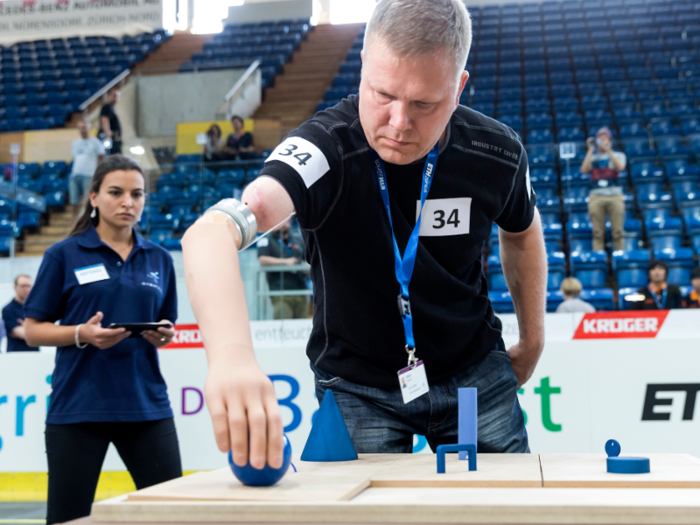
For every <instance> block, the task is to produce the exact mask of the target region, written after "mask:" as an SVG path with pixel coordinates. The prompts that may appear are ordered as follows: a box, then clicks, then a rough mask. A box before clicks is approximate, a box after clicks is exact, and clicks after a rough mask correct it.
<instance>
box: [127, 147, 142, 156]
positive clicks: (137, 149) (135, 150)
mask: <svg viewBox="0 0 700 525" xmlns="http://www.w3.org/2000/svg"><path fill="white" fill-rule="evenodd" d="M129 151H130V152H131V153H132V154H134V155H143V154H144V153H146V150H145V149H143V146H131V147H130V148H129Z"/></svg>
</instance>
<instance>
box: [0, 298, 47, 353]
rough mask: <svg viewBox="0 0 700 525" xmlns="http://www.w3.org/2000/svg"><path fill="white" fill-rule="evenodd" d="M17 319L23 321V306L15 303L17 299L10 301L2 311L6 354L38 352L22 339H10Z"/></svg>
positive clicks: (36, 348)
mask: <svg viewBox="0 0 700 525" xmlns="http://www.w3.org/2000/svg"><path fill="white" fill-rule="evenodd" d="M18 319H22V320H24V305H22V304H20V303H18V302H17V299H14V298H13V299H12V301H10V302H9V303H8V304H7V305H6V306H5V308H3V309H2V320H3V321H4V322H5V330H6V331H7V351H8V352H28V351H38V350H39V348H38V347H36V346H29V345H28V344H27V342H26V341H25V340H24V339H19V338H18V337H12V335H11V334H12V330H14V329H15V328H17V327H18V326H19V321H18Z"/></svg>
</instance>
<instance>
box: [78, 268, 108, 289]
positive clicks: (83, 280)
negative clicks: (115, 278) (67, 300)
mask: <svg viewBox="0 0 700 525" xmlns="http://www.w3.org/2000/svg"><path fill="white" fill-rule="evenodd" d="M74 271H75V277H76V278H77V279H78V284H80V285H83V284H89V283H95V282H97V281H106V280H107V279H109V274H108V273H107V269H106V268H105V265H104V264H102V263H100V264H94V265H92V266H86V267H85V268H78V269H76V270H74Z"/></svg>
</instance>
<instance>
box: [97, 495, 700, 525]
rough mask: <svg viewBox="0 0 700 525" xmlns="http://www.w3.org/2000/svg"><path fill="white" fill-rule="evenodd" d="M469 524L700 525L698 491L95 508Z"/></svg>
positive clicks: (167, 519)
mask: <svg viewBox="0 0 700 525" xmlns="http://www.w3.org/2000/svg"><path fill="white" fill-rule="evenodd" d="M125 522H128V523H153V522H156V523H170V524H175V523H237V524H252V523H298V524H303V523H306V524H311V523H314V524H330V523H344V524H354V525H359V524H370V523H413V524H417V523H469V524H515V523H526V524H545V523H546V524H562V525H568V524H572V525H573V524H577V525H581V524H608V525H617V524H619V525H633V524H634V525H640V524H647V525H651V524H658V525H672V524H685V525H698V524H700V490H697V489H687V490H661V489H617V490H607V489H468V488H439V489H438V488H428V489H426V488H420V489H412V488H393V489H384V488H369V489H367V490H365V491H364V492H362V494H360V495H359V496H357V497H355V498H354V499H353V500H351V501H347V502H336V503H310V502H299V503H286V504H285V503H281V502H276V503H266V504H264V505H263V504H259V503H258V504H256V503H250V502H211V501H206V502H197V503H194V502H176V501H169V502H161V503H157V502H126V501H125V497H124V496H122V497H120V498H115V499H112V500H107V501H104V502H101V503H99V504H97V505H95V506H94V507H93V516H92V523H102V524H104V525H114V524H116V523H125Z"/></svg>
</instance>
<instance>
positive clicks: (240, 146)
mask: <svg viewBox="0 0 700 525" xmlns="http://www.w3.org/2000/svg"><path fill="white" fill-rule="evenodd" d="M231 125H232V126H233V133H231V134H230V135H229V136H228V139H227V140H226V150H225V151H226V154H227V156H228V158H229V159H231V160H234V159H236V158H239V159H243V160H245V159H254V158H255V144H254V141H253V135H252V134H251V133H250V132H249V131H243V119H242V118H241V117H239V116H238V115H234V116H233V117H231Z"/></svg>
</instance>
